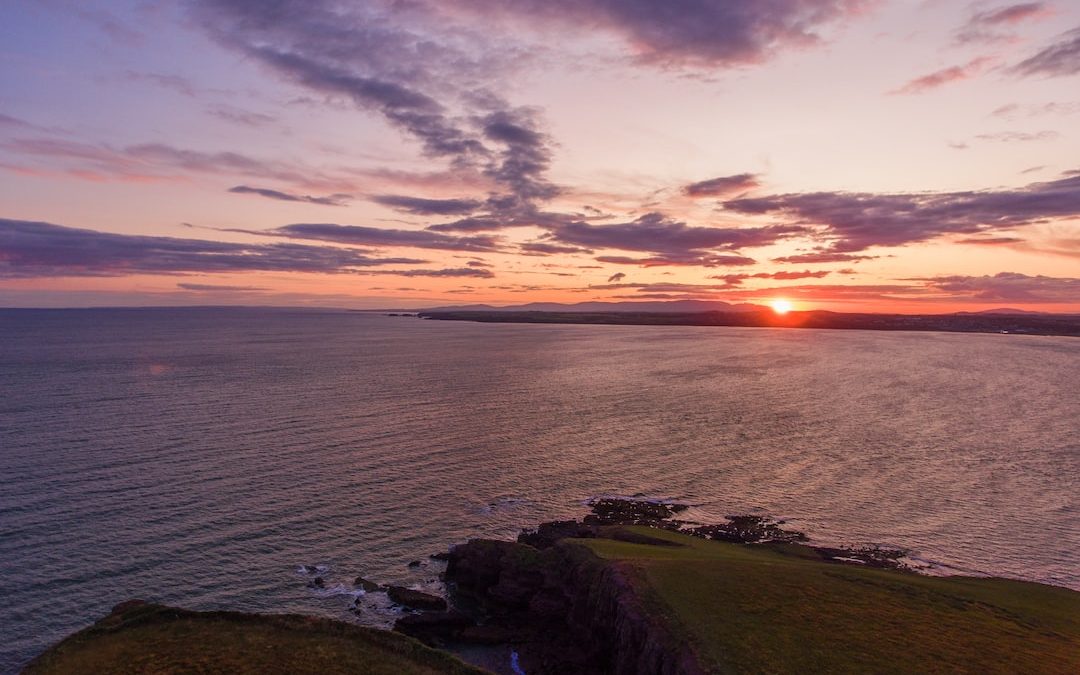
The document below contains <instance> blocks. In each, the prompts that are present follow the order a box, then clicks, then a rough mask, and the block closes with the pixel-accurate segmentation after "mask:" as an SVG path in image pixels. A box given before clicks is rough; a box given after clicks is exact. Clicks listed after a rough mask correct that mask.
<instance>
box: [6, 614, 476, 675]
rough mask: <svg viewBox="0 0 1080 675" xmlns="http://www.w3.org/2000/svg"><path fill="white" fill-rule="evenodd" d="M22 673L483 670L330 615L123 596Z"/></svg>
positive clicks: (427, 674)
mask: <svg viewBox="0 0 1080 675" xmlns="http://www.w3.org/2000/svg"><path fill="white" fill-rule="evenodd" d="M24 672H25V673H27V674H28V675H39V674H40V675H45V674H48V675H54V674H55V675H63V674H67V673H71V674H76V673H79V674H81V673H95V674H96V675H114V674H120V673H180V672H185V673H186V672H199V673H252V674H254V673H260V674H261V673H312V674H314V673H327V674H334V673H365V674H371V675H384V674H385V675H414V674H415V675H433V674H436V673H451V674H454V675H458V674H460V675H466V674H473V673H482V672H483V671H480V670H477V669H475V668H472V667H470V666H467V665H465V664H464V663H462V662H461V661H458V660H457V659H455V658H454V657H452V656H450V655H448V654H445V653H443V652H438V651H436V650H433V649H429V648H428V647H425V646H423V645H422V644H420V643H419V642H417V641H416V640H413V639H411V638H407V637H405V636H402V635H397V634H395V633H389V632H385V631H377V630H371V629H367V628H362V627H359V626H353V625H349V624H345V623H341V622H338V621H331V620H328V619H318V618H314V617H306V616H297V615H261V614H243V613H239V612H191V611H186V610H180V609H174V608H170V607H164V606H161V605H151V604H146V603H136V602H132V603H124V604H123V605H120V606H118V607H117V608H116V609H115V610H113V613H112V614H110V615H109V616H107V617H105V618H104V619H102V620H101V621H98V622H97V623H96V624H94V625H93V626H91V627H90V628H87V629H85V630H83V631H80V632H78V633H75V634H74V635H72V636H70V637H68V638H67V639H65V640H64V641H62V642H60V643H59V644H57V645H56V646H54V647H52V648H51V649H49V650H48V651H46V652H45V653H44V654H42V655H41V656H39V657H38V658H37V659H35V660H34V661H33V662H32V663H30V665H29V666H27V668H26V670H25V671H24Z"/></svg>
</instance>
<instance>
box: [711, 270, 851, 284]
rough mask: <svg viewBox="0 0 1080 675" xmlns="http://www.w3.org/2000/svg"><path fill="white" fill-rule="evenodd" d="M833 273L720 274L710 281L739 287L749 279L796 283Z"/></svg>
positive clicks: (823, 271) (808, 271)
mask: <svg viewBox="0 0 1080 675" xmlns="http://www.w3.org/2000/svg"><path fill="white" fill-rule="evenodd" d="M830 274H832V272H830V271H829V270H820V271H817V272H811V271H810V270H804V271H802V272H786V271H783V270H781V271H779V272H758V273H756V274H718V275H715V276H711V277H709V278H710V279H721V280H723V281H724V282H725V283H726V284H728V285H729V286H739V285H741V284H742V282H744V281H746V280H747V279H777V280H781V281H794V280H796V279H821V278H823V277H827V276H829V275H830Z"/></svg>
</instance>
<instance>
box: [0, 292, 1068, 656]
mask: <svg viewBox="0 0 1080 675" xmlns="http://www.w3.org/2000/svg"><path fill="white" fill-rule="evenodd" d="M1078 381H1080V340H1076V339H1069V338H1046V337H1026V336H1003V335H957V334H933V333H876V332H856V331H850V332H845V331H794V330H787V331H785V330H769V329H738V328H711V327H704V328H697V327H623V326H544V325H495V324H491V325H485V324H472V323H455V322H433V321H421V320H417V319H412V318H390V317H384V316H381V315H366V314H360V313H349V312H314V311H285V310H207V309H200V310H86V311H80V310H61V311H0V472H2V483H0V485H2V492H0V598H2V601H0V636H2V639H0V650H2V651H0V670H3V671H11V670H15V669H17V668H18V666H19V665H20V664H22V663H25V661H26V660H28V659H29V658H31V657H32V656H33V655H34V654H36V653H37V652H39V651H40V650H42V649H43V648H44V647H45V646H47V645H48V644H49V643H51V642H53V641H55V640H57V639H59V638H61V637H63V636H64V635H66V634H67V633H69V632H71V631H73V630H75V629H78V628H80V627H82V626H85V625H87V624H89V623H91V622H92V621H93V620H94V619H96V618H99V617H100V616H102V615H103V614H105V613H106V612H108V610H109V608H110V607H111V606H112V605H113V604H115V603H117V602H120V601H122V600H125V599H128V598H133V597H138V598H144V599H148V600H155V601H160V602H165V603H174V604H178V605H182V606H185V607H190V608H196V609H209V608H235V609H242V610H254V611H296V612H305V613H315V614H324V615H328V616H333V617H338V618H348V619H350V620H358V619H357V617H355V616H354V615H353V614H351V613H350V612H349V608H350V607H351V606H352V603H353V599H354V598H353V596H352V595H350V594H349V588H348V582H350V581H351V579H352V578H353V577H354V576H356V575H358V574H364V575H365V576H368V577H370V578H372V579H375V580H377V581H380V582H403V583H409V584H420V585H424V584H431V583H432V582H431V580H432V579H434V578H435V577H436V576H437V572H438V570H437V568H436V567H435V563H433V562H425V564H424V566H422V567H421V568H419V569H409V568H408V567H407V563H408V562H409V561H411V560H413V559H425V560H426V556H427V554H428V553H431V552H434V551H438V550H444V549H445V548H446V547H447V546H448V545H450V544H452V543H454V542H458V541H462V540H464V539H466V538H468V537H472V536H478V535H486V536H505V537H509V536H512V535H513V534H515V533H516V531H517V530H518V529H519V528H521V527H523V526H528V525H531V524H533V523H535V522H537V521H540V520H544V519H550V518H554V517H566V516H574V515H579V514H580V513H581V512H582V510H583V508H582V502H583V500H585V499H587V498H588V497H590V496H592V495H598V494H623V495H635V494H638V495H647V496H654V497H667V498H677V499H680V500H683V501H687V502H691V503H693V504H695V505H697V508H696V509H695V513H696V514H697V515H698V516H699V517H700V518H703V519H709V518H717V517H720V516H722V515H724V514H729V513H747V512H751V513H767V514H772V515H775V516H780V517H786V518H789V519H790V520H791V523H792V525H793V526H794V527H797V528H799V529H802V530H805V531H807V532H808V533H809V534H810V535H811V537H812V538H813V539H814V540H816V541H819V542H825V543H882V544H888V545H895V546H902V547H906V548H910V549H912V550H913V551H914V554H915V556H916V557H918V558H920V559H923V560H927V561H931V562H933V563H935V564H936V565H937V566H938V568H937V569H938V570H939V571H941V572H951V573H966V574H967V573H976V574H995V575H1004V576H1009V577H1016V578H1021V579H1030V580H1037V581H1043V582H1048V583H1053V584H1059V585H1064V586H1070V587H1073V588H1080V511H1078V505H1077V494H1080V433H1078V432H1080V387H1078V384H1077V383H1078ZM300 565H321V566H324V567H323V568H321V569H323V570H324V571H323V572H322V574H323V576H324V577H325V578H326V580H327V586H328V588H327V589H324V590H318V589H312V588H308V587H307V583H306V582H307V581H308V578H307V577H305V576H304V575H302V574H300V573H298V572H297V567H298V566H300ZM363 602H364V603H365V604H364V612H365V618H364V619H363V620H365V621H369V622H373V623H380V622H384V623H385V622H387V621H390V620H392V615H391V614H390V613H389V612H388V610H387V609H386V608H385V607H379V606H378V603H379V600H378V599H377V598H375V596H369V597H368V598H366V599H364V600H363Z"/></svg>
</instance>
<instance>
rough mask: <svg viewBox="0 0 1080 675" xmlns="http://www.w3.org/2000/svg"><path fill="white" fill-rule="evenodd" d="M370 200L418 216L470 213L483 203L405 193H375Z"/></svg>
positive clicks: (473, 200) (472, 200)
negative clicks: (410, 195)
mask: <svg viewBox="0 0 1080 675" xmlns="http://www.w3.org/2000/svg"><path fill="white" fill-rule="evenodd" d="M371 201H373V202H375V203H376V204H381V205H382V206H388V207H390V208H392V209H396V210H398V211H405V212H406V213H413V214H416V215H420V216H453V215H461V214H464V213H472V212H473V211H476V210H477V209H479V208H480V207H481V206H482V205H483V202H480V201H478V200H476V199H424V198H423V197H408V196H406V195H375V196H373V197H371Z"/></svg>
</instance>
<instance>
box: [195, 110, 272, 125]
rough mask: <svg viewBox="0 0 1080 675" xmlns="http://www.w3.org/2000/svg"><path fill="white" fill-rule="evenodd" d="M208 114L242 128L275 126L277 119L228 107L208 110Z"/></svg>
mask: <svg viewBox="0 0 1080 675" xmlns="http://www.w3.org/2000/svg"><path fill="white" fill-rule="evenodd" d="M206 114H207V115H211V116H213V117H217V118H218V119H222V120H225V121H226V122H231V123H232V124H236V125H239V126H242V127H250V128H260V127H265V126H267V125H270V124H273V123H274V122H276V121H277V119H276V118H274V117H272V116H270V115H264V114H262V113H257V112H251V111H250V110H241V109H240V108H234V107H232V106H228V105H215V106H211V107H209V108H207V109H206Z"/></svg>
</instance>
